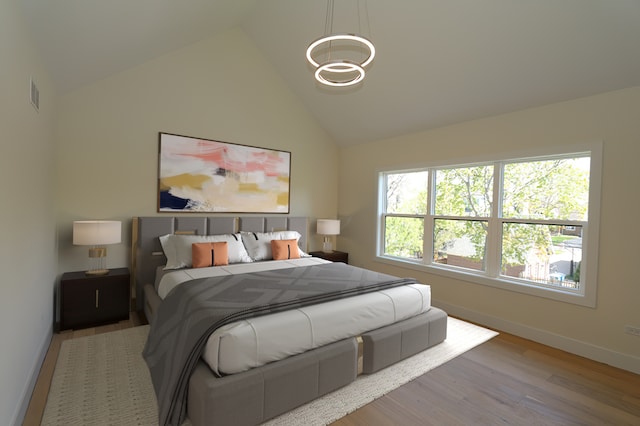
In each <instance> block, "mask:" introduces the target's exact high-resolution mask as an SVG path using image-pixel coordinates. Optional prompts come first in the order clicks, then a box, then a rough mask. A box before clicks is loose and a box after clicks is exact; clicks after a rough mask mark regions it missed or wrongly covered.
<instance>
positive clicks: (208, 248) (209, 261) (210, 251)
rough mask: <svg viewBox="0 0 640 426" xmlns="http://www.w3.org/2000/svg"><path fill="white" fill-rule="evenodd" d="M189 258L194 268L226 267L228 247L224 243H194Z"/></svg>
mask: <svg viewBox="0 0 640 426" xmlns="http://www.w3.org/2000/svg"><path fill="white" fill-rule="evenodd" d="M191 257H192V264H193V267H194V268H206V267H207V266H222V265H228V264H229V246H228V245H227V242H226V241H219V242H215V243H195V244H192V245H191Z"/></svg>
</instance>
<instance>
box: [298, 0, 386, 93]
mask: <svg viewBox="0 0 640 426" xmlns="http://www.w3.org/2000/svg"><path fill="white" fill-rule="evenodd" d="M355 1H356V5H357V9H358V10H357V12H358V13H357V15H358V32H361V17H360V0H355ZM364 8H365V18H366V21H367V27H368V26H369V17H368V15H369V13H368V9H367V4H366V0H365V4H364ZM333 15H334V5H333V0H327V15H326V20H325V28H324V29H325V35H324V36H323V37H320V38H319V39H317V40H314V41H313V42H312V43H311V44H310V45H309V47H308V48H307V60H308V61H309V63H310V64H311V65H313V66H314V67H315V78H316V80H318V82H320V83H322V84H324V85H327V86H338V87H343V86H352V85H354V84H357V83H360V82H361V81H362V80H364V76H365V67H366V66H367V65H369V64H370V63H371V61H373V58H374V57H375V56H376V49H375V47H374V46H373V43H372V42H371V41H370V40H369V39H368V38H366V37H363V36H362V35H357V34H352V33H337V34H334V33H333ZM337 56H344V57H343V58H339V57H337ZM349 56H351V58H349ZM322 57H323V58H324V59H321V58H322Z"/></svg>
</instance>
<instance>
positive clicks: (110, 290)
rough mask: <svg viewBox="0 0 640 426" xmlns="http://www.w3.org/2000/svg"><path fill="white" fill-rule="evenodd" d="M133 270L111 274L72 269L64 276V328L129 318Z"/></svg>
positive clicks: (62, 307) (61, 318)
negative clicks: (130, 280) (87, 273)
mask: <svg viewBox="0 0 640 426" xmlns="http://www.w3.org/2000/svg"><path fill="white" fill-rule="evenodd" d="M129 299H130V290H129V270H128V269H127V268H120V269H112V270H110V271H109V274H107V275H98V276H91V275H85V273H84V272H69V273H65V274H63V275H62V278H61V280H60V329H61V330H65V329H68V328H83V327H91V326H95V325H100V324H105V323H109V322H117V321H120V320H123V319H127V318H129Z"/></svg>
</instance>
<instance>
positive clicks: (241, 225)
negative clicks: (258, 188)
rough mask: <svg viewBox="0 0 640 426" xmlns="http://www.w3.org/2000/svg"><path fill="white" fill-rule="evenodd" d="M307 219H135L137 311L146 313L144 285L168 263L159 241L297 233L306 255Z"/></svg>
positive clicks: (133, 266) (133, 256)
mask: <svg viewBox="0 0 640 426" xmlns="http://www.w3.org/2000/svg"><path fill="white" fill-rule="evenodd" d="M307 222H308V221H307V218H306V217H290V216H247V217H242V216H241V217H236V216H233V217H221V216H198V217H186V216H178V217H174V216H151V217H134V218H133V225H132V234H133V235H132V238H131V242H132V243H131V244H132V247H131V271H132V286H133V289H134V294H135V297H136V309H137V310H143V307H144V292H143V288H144V285H145V284H153V282H154V279H155V274H156V269H157V268H158V266H161V265H164V264H165V263H166V258H165V256H164V253H163V252H162V246H161V245H160V240H159V239H158V237H160V236H161V235H166V234H179V233H186V234H195V235H216V234H232V233H235V232H239V231H246V232H271V231H284V230H290V231H298V232H299V233H300V235H302V237H301V238H300V248H302V249H303V250H305V251H307V236H308V223H307Z"/></svg>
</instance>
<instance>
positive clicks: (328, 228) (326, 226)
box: [316, 219, 340, 235]
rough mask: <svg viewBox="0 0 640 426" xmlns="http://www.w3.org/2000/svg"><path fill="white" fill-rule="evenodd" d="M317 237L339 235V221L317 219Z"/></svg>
mask: <svg viewBox="0 0 640 426" xmlns="http://www.w3.org/2000/svg"><path fill="white" fill-rule="evenodd" d="M316 232H317V233H318V234H319V235H340V221H339V220H336V219H318V228H317V230H316Z"/></svg>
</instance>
